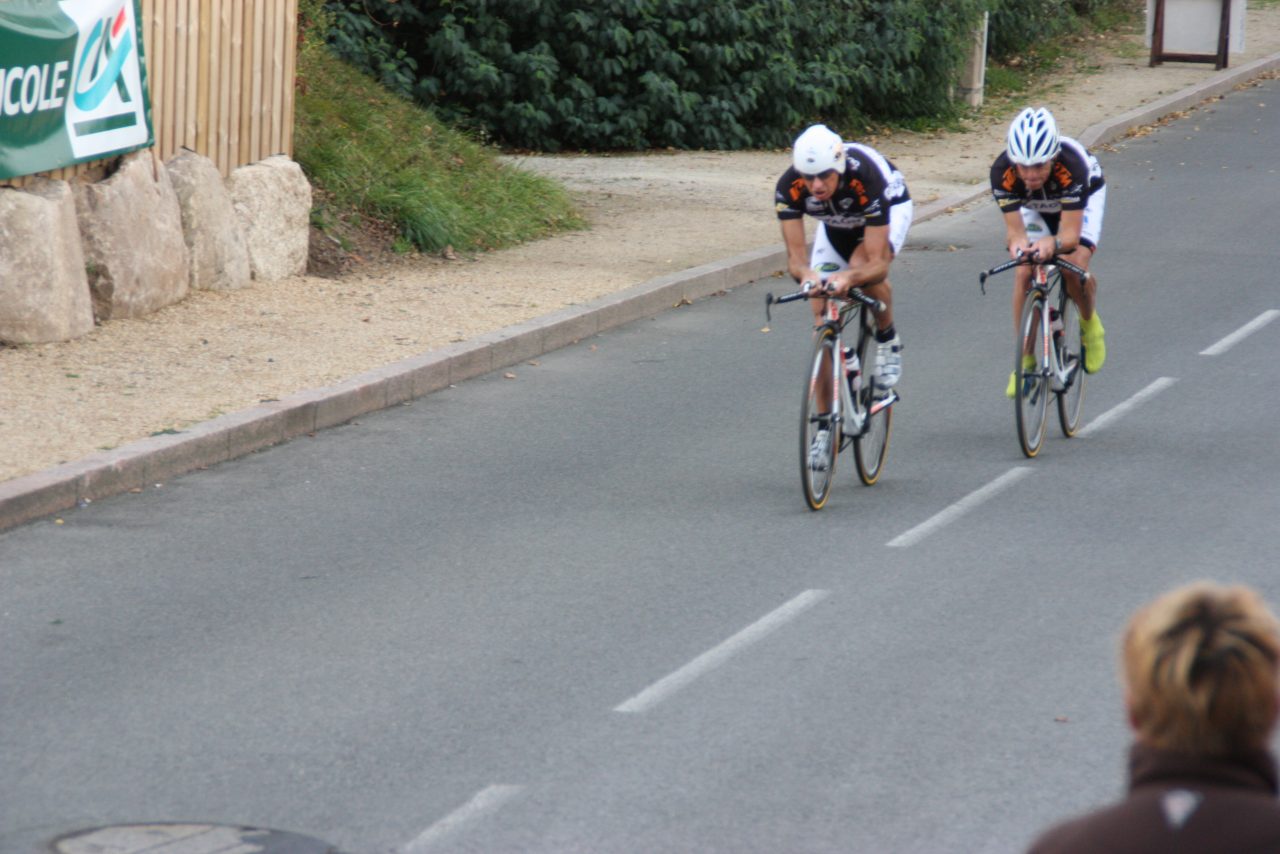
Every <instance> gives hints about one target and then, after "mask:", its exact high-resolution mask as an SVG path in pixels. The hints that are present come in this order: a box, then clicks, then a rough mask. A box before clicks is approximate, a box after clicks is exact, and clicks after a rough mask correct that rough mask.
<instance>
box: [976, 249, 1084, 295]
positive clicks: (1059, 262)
mask: <svg viewBox="0 0 1280 854" xmlns="http://www.w3.org/2000/svg"><path fill="white" fill-rule="evenodd" d="M1032 264H1043V265H1045V266H1054V267H1061V268H1062V269H1064V270H1066V271H1067V272H1068V273H1075V274H1076V275H1077V276H1079V277H1080V281H1081V282H1087V281H1089V271H1088V270H1085V269H1084V268H1082V267H1077V266H1076V265H1075V264H1072V263H1071V262H1070V261H1068V260H1067V259H1065V258H1061V257H1059V256H1057V255H1055V256H1054V257H1052V258H1049V259H1048V260H1037V259H1036V257H1035V256H1034V255H1019V256H1018V257H1017V258H1013V259H1011V260H1009V261H1005V262H1004V263H1003V264H997V265H996V266H994V267H992V268H991V269H990V270H987V271H986V272H983V273H979V274H978V286H979V287H980V288H982V292H983V293H984V294H985V293H986V292H987V277H988V276H994V275H996V274H997V273H1003V272H1004V271H1005V270H1011V269H1013V268H1014V267H1024V266H1028V265H1032Z"/></svg>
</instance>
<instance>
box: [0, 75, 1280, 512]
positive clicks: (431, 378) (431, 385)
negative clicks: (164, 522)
mask: <svg viewBox="0 0 1280 854" xmlns="http://www.w3.org/2000/svg"><path fill="white" fill-rule="evenodd" d="M1277 68H1280V53H1277V54H1272V55H1271V56H1269V57H1264V58H1262V59H1258V60H1255V61H1254V62H1251V63H1248V64H1246V65H1243V66H1241V67H1240V68H1236V69H1227V70H1224V71H1221V72H1219V73H1218V74H1216V75H1214V76H1213V77H1211V78H1209V79H1207V80H1205V81H1203V82H1201V83H1199V84H1197V85H1195V86H1191V87H1188V88H1187V89H1184V90H1182V91H1180V92H1178V93H1176V94H1174V95H1171V96H1169V97H1167V98H1162V99H1161V100H1159V101H1154V102H1152V103H1150V104H1147V105H1144V106H1141V107H1137V108H1135V109H1133V110H1129V111H1128V112H1126V113H1122V114H1121V115H1119V116H1117V117H1115V118H1113V119H1109V120H1107V121H1105V122H1100V123H1098V124H1095V125H1093V126H1092V127H1090V128H1088V129H1086V130H1085V131H1084V132H1083V133H1082V134H1080V136H1079V139H1080V141H1081V142H1082V143H1084V144H1085V145H1086V146H1094V145H1098V144H1101V143H1106V142H1110V141H1112V140H1115V139H1118V138H1120V137H1122V136H1123V135H1124V134H1126V133H1128V132H1129V131H1130V130H1132V129H1134V128H1137V127H1141V126H1142V125H1145V124H1150V123H1152V122H1154V121H1156V120H1157V119H1159V118H1161V117H1163V116H1166V115H1168V114H1170V113H1173V112H1177V111H1179V110H1183V109H1186V108H1188V107H1192V106H1194V105H1196V104H1198V103H1200V102H1201V101H1202V100H1204V99H1205V98H1209V97H1213V96H1215V95H1220V94H1223V93H1224V92H1228V91H1230V90H1231V89H1232V88H1234V87H1235V86H1237V85H1238V84H1240V83H1243V82H1245V81H1248V80H1252V79H1253V78H1255V77H1258V76H1260V75H1262V74H1265V73H1266V72H1268V71H1272V70H1275V69H1277ZM986 193H987V188H986V185H985V184H981V185H976V186H975V187H974V189H973V190H967V191H965V192H963V193H959V194H957V195H955V196H951V197H949V198H945V199H939V200H937V201H935V202H931V203H929V204H927V205H922V206H920V207H918V208H917V209H916V214H915V221H916V222H923V221H925V220H929V219H933V218H934V217H938V216H941V215H943V214H945V213H949V212H951V211H953V210H954V209H956V208H959V207H962V206H964V205H966V204H968V203H970V202H972V201H974V200H976V199H978V198H981V197H982V196H985V195H986ZM785 265H786V253H785V251H784V250H783V247H782V245H781V244H778V245H775V246H766V247H762V248H760V249H756V250H752V251H750V252H744V253H742V254H740V255H735V256H733V257H731V258H727V259H724V260H722V261H716V262H713V263H710V264H703V265H702V266H700V267H693V268H690V269H688V270H682V271H680V272H678V273H671V274H668V275H665V276H660V277H658V278H656V279H650V280H649V281H647V282H642V283H640V284H638V285H634V286H632V287H630V288H627V289H625V290H622V291H619V292H617V293H614V294H609V295H607V296H603V297H600V298H599V299H597V300H594V301H592V302H589V303H586V304H584V305H581V306H572V307H570V308H566V309H562V310H560V311H556V312H553V313H551V314H549V315H546V316H544V317H540V318H536V319H534V320H530V321H526V322H525V323H521V324H518V325H516V326H510V327H507V328H505V329H500V330H497V331H494V332H490V333H488V334H486V335H482V336H480V337H478V338H475V339H473V340H471V341H466V342H463V343H460V344H454V345H451V346H449V347H445V348H443V349H440V350H433V351H431V352H429V353H423V354H421V355H418V356H413V357H410V358H408V359H404V360H402V361H399V362H395V363H393V364H391V365H387V366H385V367H382V368H377V369H375V370H372V371H368V372H366V373H363V374H360V375H358V376H355V377H352V378H351V379H348V380H345V381H343V382H340V383H338V384H336V385H332V386H327V387H324V388H317V389H310V390H307V391H301V392H298V393H297V394H294V395H290V396H289V397H287V398H284V399H282V400H278V401H272V402H269V403H264V404H262V405H261V406H255V407H252V408H250V409H245V410H241V411H240V412H234V413H231V414H229V415H223V416H221V417H219V418H215V419H213V420H212V421H206V422H203V423H201V424H197V425H196V426H194V427H191V428H189V429H187V430H183V431H181V432H178V433H173V434H165V435H158V436H151V437H148V438H146V439H142V440H140V441H137V442H131V443H129V444H128V445H124V446H122V447H120V448H116V449H114V450H111V451H105V452H103V453H99V454H93V455H91V456H88V457H85V458H84V459H81V460H76V461H74V462H70V463H64V464H62V465H59V466H55V467H54V468H52V469H48V470H46V471H41V472H35V473H33V474H29V475H24V476H22V477H17V478H13V479H11V480H8V481H5V482H3V483H0V531H3V530H5V529H7V528H12V527H14V526H16V525H20V524H22V523H24V522H29V521H31V520H33V519H38V518H40V517H42V516H48V515H50V514H53V513H57V512H59V511H62V510H66V509H67V508H70V507H76V506H79V505H81V504H83V503H85V502H87V501H94V500H97V499H100V498H105V497H107V496H110V495H117V494H119V493H123V492H129V491H131V490H141V489H145V488H146V486H147V484H156V483H161V482H163V481H165V480H167V479H169V478H172V477H175V476H176V475H180V474H183V473H185V472H189V471H194V470H196V469H200V468H205V467H207V466H211V465H215V464H217V463H220V462H225V461H226V460H230V459H235V458H237V457H242V456H244V455H246V454H248V453H250V452H252V451H256V450H260V449H262V448H266V447H270V446H271V445H276V444H279V443H281V442H284V441H287V440H289V439H293V438H296V437H298V436H301V435H307V434H311V433H315V432H316V431H317V430H323V429H325V428H326V427H333V426H336V425H338V424H342V423H345V422H347V421H350V420H351V419H353V418H356V417H358V416H360V415H364V414H365V413H368V412H373V411H375V410H379V409H384V408H386V407H389V406H394V405H396V404H398V403H403V402H404V401H407V400H411V399H413V398H416V397H422V396H424V395H427V394H430V393H431V392H433V391H438V390H439V389H442V388H445V387H447V386H449V385H450V384H453V383H459V382H462V381H463V380H467V379H471V378H473V377H477V376H480V375H482V374H486V373H489V372H490V371H495V370H498V369H500V368H504V367H508V366H510V365H514V364H518V363H520V362H523V361H526V360H528V359H531V358H534V357H535V356H539V355H542V354H544V353H548V352H550V351H552V350H557V349H560V348H561V347H565V346H567V345H569V344H572V343H575V342H577V341H581V340H582V339H584V338H589V337H591V336H592V335H595V334H597V333H599V332H601V331H604V330H606V329H610V328H613V327H615V326H620V325H622V324H625V323H629V322H631V321H633V320H639V319H641V318H645V317H651V316H653V315H656V314H659V313H660V312H663V311H666V310H667V309H670V308H674V307H676V306H679V305H681V304H682V303H685V302H691V301H693V300H696V299H701V298H703V297H706V296H710V295H712V294H715V293H717V292H720V291H725V290H729V289H730V288H733V287H735V286H737V285H740V284H742V283H744V282H749V281H752V280H754V279H759V278H762V277H764V276H769V275H773V274H774V273H777V272H779V271H780V270H782V269H783V268H784V267H785Z"/></svg>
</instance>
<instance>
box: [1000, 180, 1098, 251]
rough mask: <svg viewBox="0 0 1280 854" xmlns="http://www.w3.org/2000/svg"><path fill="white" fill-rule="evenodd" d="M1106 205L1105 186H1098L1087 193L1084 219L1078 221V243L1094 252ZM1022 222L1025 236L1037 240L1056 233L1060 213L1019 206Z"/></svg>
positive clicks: (1096, 249)
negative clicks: (1025, 229) (1042, 211)
mask: <svg viewBox="0 0 1280 854" xmlns="http://www.w3.org/2000/svg"><path fill="white" fill-rule="evenodd" d="M1106 205H1107V188H1106V187H1105V186H1103V187H1099V188H1098V189H1097V190H1094V191H1093V192H1092V193H1091V194H1090V195H1089V200H1088V201H1086V202H1085V204H1084V220H1083V221H1082V222H1081V223H1080V243H1081V244H1082V245H1084V246H1087V247H1089V248H1090V249H1091V250H1093V251H1094V252H1097V251H1098V243H1099V241H1101V240H1102V214H1103V209H1104V208H1105V207H1106ZM1018 213H1020V214H1022V224H1023V225H1025V226H1026V228H1027V238H1028V239H1029V240H1037V239H1039V238H1041V237H1044V236H1045V235H1046V234H1055V235H1056V234H1057V233H1058V223H1059V221H1060V220H1061V218H1062V214H1059V213H1051V214H1042V213H1040V212H1039V211H1033V210H1028V209H1027V208H1019V209H1018Z"/></svg>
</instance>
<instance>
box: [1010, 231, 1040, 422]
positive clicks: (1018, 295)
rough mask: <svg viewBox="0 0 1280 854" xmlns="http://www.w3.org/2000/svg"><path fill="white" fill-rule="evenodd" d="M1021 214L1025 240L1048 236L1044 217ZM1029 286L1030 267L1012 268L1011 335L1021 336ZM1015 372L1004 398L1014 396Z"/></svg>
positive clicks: (1011, 374)
mask: <svg viewBox="0 0 1280 854" xmlns="http://www.w3.org/2000/svg"><path fill="white" fill-rule="evenodd" d="M1019 213H1020V214H1022V224H1023V225H1024V226H1026V229H1027V239H1028V240H1030V241H1032V242H1035V241H1036V240H1039V239H1040V238H1041V237H1044V236H1045V235H1046V234H1050V233H1051V232H1050V230H1049V224H1048V223H1047V222H1045V220H1044V217H1043V216H1041V215H1040V213H1039V212H1038V211H1033V210H1028V209H1027V208H1022V209H1021V210H1020V211H1019ZM1030 286H1031V268H1030V267H1014V268H1013V293H1012V295H1011V300H1010V301H1011V303H1012V306H1013V334H1014V335H1015V336H1017V335H1021V334H1022V331H1021V324H1022V304H1023V303H1024V302H1025V301H1026V298H1027V288H1029V287H1030ZM1015 373H1016V371H1010V372H1009V383H1008V385H1006V386H1005V389H1004V394H1005V397H1008V398H1013V396H1014V394H1015V386H1016V384H1017V378H1016V377H1015V376H1014V374H1015Z"/></svg>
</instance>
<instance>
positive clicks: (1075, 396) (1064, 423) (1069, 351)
mask: <svg viewBox="0 0 1280 854" xmlns="http://www.w3.org/2000/svg"><path fill="white" fill-rule="evenodd" d="M1058 316H1059V317H1060V318H1061V319H1062V332H1061V333H1060V338H1059V340H1058V364H1060V365H1061V366H1062V367H1063V368H1064V369H1066V371H1067V383H1066V387H1065V388H1063V389H1062V391H1060V392H1058V426H1060V427H1061V428H1062V435H1063V436H1065V437H1067V438H1068V439H1069V438H1071V437H1072V436H1074V435H1075V434H1076V431H1078V430H1079V429H1080V414H1081V413H1082V412H1083V411H1084V387H1085V379H1086V377H1087V374H1085V372H1084V345H1083V343H1082V342H1081V340H1080V309H1079V308H1078V307H1077V306H1076V301H1075V300H1073V299H1072V298H1071V297H1070V296H1069V295H1068V294H1067V291H1066V289H1065V288H1062V289H1061V290H1060V291H1059V298H1058Z"/></svg>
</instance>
